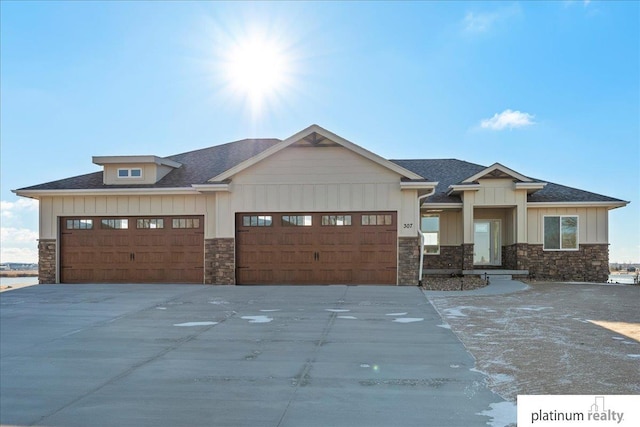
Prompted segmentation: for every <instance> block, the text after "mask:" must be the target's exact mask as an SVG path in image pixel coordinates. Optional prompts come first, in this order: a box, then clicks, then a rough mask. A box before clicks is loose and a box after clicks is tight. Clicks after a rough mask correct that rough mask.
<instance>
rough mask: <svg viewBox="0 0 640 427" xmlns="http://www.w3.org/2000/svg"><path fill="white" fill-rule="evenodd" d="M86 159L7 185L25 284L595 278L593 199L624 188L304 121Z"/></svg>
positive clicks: (599, 224) (598, 275)
mask: <svg viewBox="0 0 640 427" xmlns="http://www.w3.org/2000/svg"><path fill="white" fill-rule="evenodd" d="M93 162H94V163H96V164H98V165H101V166H102V167H103V171H102V172H96V173H91V174H87V175H82V176H77V177H72V178H67V179H62V180H59V181H54V182H49V183H45V184H41V185H36V186H32V187H26V188H22V189H19V190H16V194H18V195H20V196H24V197H31V198H34V199H38V200H39V201H40V239H39V244H38V248H39V257H40V263H39V268H40V283H142V282H149V283H162V282H167V283H208V284H390V285H392V284H397V285H416V284H417V283H418V281H419V279H420V278H421V276H420V275H421V274H452V273H456V274H458V273H462V274H478V273H479V272H480V271H484V270H487V269H502V270H509V271H511V272H513V273H514V274H522V275H532V276H533V275H534V276H535V277H537V278H546V279H553V280H576V281H595V282H605V281H606V280H607V277H608V273H609V271H608V245H609V241H608V212H609V210H610V209H615V208H618V207H622V206H625V205H626V204H627V203H628V202H625V201H623V200H619V199H615V198H611V197H607V196H603V195H599V194H594V193H590V192H587V191H583V190H578V189H574V188H570V187H566V186H562V185H558V184H554V183H549V182H544V181H540V180H536V179H532V178H529V177H527V176H524V175H522V174H520V173H518V172H516V171H513V170H511V169H509V168H507V167H505V166H503V165H500V164H498V163H496V164H494V165H492V166H489V167H485V166H480V165H476V164H473V163H468V162H464V161H460V160H455V159H436V160H433V159H425V160H387V159H384V158H382V157H380V156H378V155H376V154H374V153H372V152H370V151H368V150H366V149H364V148H362V147H360V146H358V145H356V144H354V143H352V142H349V141H347V140H346V139H344V138H342V137H340V136H338V135H335V134H333V133H331V132H329V131H327V130H326V129H323V128H321V127H320V126H317V125H312V126H310V127H308V128H306V129H304V130H302V131H300V132H298V133H297V134H295V135H293V136H291V137H290V138H287V139H285V140H277V139H251V140H242V141H236V142H232V143H229V144H224V145H219V146H214V147H210V148H206V149H202V150H196V151H191V152H187V153H182V154H178V155H174V156H169V157H157V156H101V157H94V158H93ZM421 257H422V260H423V263H422V265H421V263H420V258H421Z"/></svg>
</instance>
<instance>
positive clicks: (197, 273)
mask: <svg viewBox="0 0 640 427" xmlns="http://www.w3.org/2000/svg"><path fill="white" fill-rule="evenodd" d="M59 229H60V281H61V282H62V283H203V281H204V251H203V248H204V219H203V218H202V217H201V216H180V217H177V216H154V217H129V216H119V217H62V218H60V228H59Z"/></svg>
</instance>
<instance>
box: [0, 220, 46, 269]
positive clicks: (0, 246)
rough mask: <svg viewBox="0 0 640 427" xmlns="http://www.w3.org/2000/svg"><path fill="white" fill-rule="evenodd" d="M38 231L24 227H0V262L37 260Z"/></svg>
mask: <svg viewBox="0 0 640 427" xmlns="http://www.w3.org/2000/svg"><path fill="white" fill-rule="evenodd" d="M37 240H38V233H37V232H36V231H33V230H29V229H26V228H13V227H2V228H0V261H1V262H34V263H35V262H38V242H37Z"/></svg>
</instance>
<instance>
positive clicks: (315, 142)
mask: <svg viewBox="0 0 640 427" xmlns="http://www.w3.org/2000/svg"><path fill="white" fill-rule="evenodd" d="M294 144H297V145H312V146H321V145H322V146H330V145H337V146H342V147H344V148H346V149H348V150H351V151H353V152H354V153H357V154H359V155H361V156H363V157H365V158H367V159H369V160H371V161H372V162H374V163H377V164H379V165H381V166H383V167H385V168H386V169H389V170H392V171H393V172H395V173H397V174H398V175H401V176H402V177H404V178H408V179H412V180H420V181H424V177H422V176H420V175H418V174H417V173H415V172H412V171H410V170H408V169H405V168H403V167H402V166H400V165H398V164H396V163H393V162H391V161H389V160H387V159H384V158H383V157H380V156H378V155H377V154H375V153H372V152H371V151H369V150H366V149H364V148H362V147H360V146H359V145H357V144H354V143H353V142H350V141H347V140H346V139H344V138H342V137H340V136H338V135H336V134H334V133H332V132H329V131H328V130H326V129H324V128H322V127H320V126H318V125H311V126H309V127H308V128H306V129H303V130H301V131H300V132H298V133H296V134H294V135H292V136H290V137H289V138H287V139H285V140H283V141H281V142H280V143H278V144H276V145H274V146H272V147H270V148H268V149H266V150H264V151H263V152H261V153H259V154H257V155H255V156H253V157H251V158H249V159H247V160H245V161H243V162H241V163H239V164H237V165H235V166H234V167H232V168H230V169H228V170H226V171H224V172H222V173H221V174H219V175H216V176H214V177H212V178H211V179H209V182H221V181H225V180H228V179H230V178H231V177H232V176H233V175H235V174H237V173H239V172H241V171H243V170H245V169H247V168H249V167H251V166H253V165H255V164H256V163H258V162H261V161H262V160H264V159H266V158H267V157H269V156H272V155H273V154H275V153H277V152H279V151H281V150H283V149H285V148H287V147H289V146H291V145H294Z"/></svg>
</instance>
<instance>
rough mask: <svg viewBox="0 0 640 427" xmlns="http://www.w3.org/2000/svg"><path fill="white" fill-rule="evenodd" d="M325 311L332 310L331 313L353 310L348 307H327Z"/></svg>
mask: <svg viewBox="0 0 640 427" xmlns="http://www.w3.org/2000/svg"><path fill="white" fill-rule="evenodd" d="M324 310H325V311H330V312H331V313H346V312H348V311H351V310H347V309H346V308H325V309H324Z"/></svg>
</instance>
